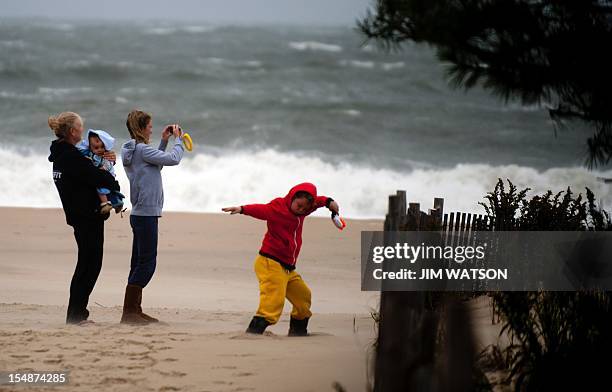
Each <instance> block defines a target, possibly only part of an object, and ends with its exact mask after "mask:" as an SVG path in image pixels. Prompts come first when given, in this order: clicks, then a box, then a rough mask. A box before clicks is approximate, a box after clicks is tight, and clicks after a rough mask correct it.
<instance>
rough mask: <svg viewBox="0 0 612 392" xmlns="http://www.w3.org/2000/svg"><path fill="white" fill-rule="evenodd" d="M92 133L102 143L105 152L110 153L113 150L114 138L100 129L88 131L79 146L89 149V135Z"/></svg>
mask: <svg viewBox="0 0 612 392" xmlns="http://www.w3.org/2000/svg"><path fill="white" fill-rule="evenodd" d="M92 133H93V134H95V135H98V137H99V138H100V140H102V143H104V148H105V149H106V150H107V151H110V150H112V149H113V147H115V138H114V137H112V136H111V135H110V133H108V132H106V131H103V130H101V129H88V130H87V134H86V135H85V138H83V141H82V142H81V144H82V145H83V146H85V147H86V148H89V135H90V134H92Z"/></svg>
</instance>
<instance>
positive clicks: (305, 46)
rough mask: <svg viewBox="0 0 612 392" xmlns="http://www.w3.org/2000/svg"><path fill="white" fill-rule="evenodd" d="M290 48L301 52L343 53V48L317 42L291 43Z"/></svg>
mask: <svg viewBox="0 0 612 392" xmlns="http://www.w3.org/2000/svg"><path fill="white" fill-rule="evenodd" d="M289 47H290V48H291V49H295V50H299V51H307V50H311V51H323V52H341V51H342V46H340V45H335V44H328V43H323V42H316V41H304V42H290V43H289Z"/></svg>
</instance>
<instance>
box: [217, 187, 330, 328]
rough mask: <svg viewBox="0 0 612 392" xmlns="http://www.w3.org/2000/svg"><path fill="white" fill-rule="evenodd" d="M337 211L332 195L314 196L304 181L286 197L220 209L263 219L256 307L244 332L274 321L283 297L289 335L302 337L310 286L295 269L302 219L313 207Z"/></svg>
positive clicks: (308, 312)
mask: <svg viewBox="0 0 612 392" xmlns="http://www.w3.org/2000/svg"><path fill="white" fill-rule="evenodd" d="M324 206H325V207H327V208H329V209H330V210H331V211H334V212H336V213H337V212H338V203H336V202H335V201H334V200H333V199H332V198H330V197H325V196H317V188H316V187H315V186H314V185H313V184H311V183H308V182H305V183H302V184H299V185H296V186H294V187H293V188H291V190H290V191H289V193H288V194H287V196H285V197H284V198H283V197H278V198H276V199H274V200H272V201H271V202H269V203H268V204H249V205H244V206H241V207H227V208H223V211H225V212H231V214H232V215H233V214H244V215H250V216H252V217H254V218H257V219H261V220H265V221H267V223H268V231H267V232H266V235H265V236H264V239H263V242H262V244H261V249H260V250H259V255H258V256H257V258H256V259H255V274H256V275H257V279H258V280H259V308H258V309H257V313H256V314H255V316H254V317H253V320H251V323H250V324H249V327H248V328H247V330H246V331H247V332H249V333H255V334H262V333H263V332H264V330H265V329H266V327H267V326H268V325H272V324H276V323H277V322H278V319H279V318H280V316H281V313H282V312H283V306H284V305H285V297H286V298H287V299H288V300H289V302H291V304H292V305H293V310H292V311H291V320H290V322H289V336H306V335H307V334H308V332H307V329H306V328H307V326H308V319H309V318H310V316H311V315H312V313H311V312H310V289H309V288H308V286H307V285H306V283H304V281H303V280H302V277H301V276H300V275H299V274H298V273H297V272H296V271H295V263H296V261H297V258H298V255H299V253H300V248H301V246H302V227H303V225H304V219H305V218H306V216H308V215H310V214H311V213H312V212H314V211H315V210H316V209H317V208H320V207H324Z"/></svg>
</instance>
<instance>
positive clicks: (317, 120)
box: [0, 19, 612, 218]
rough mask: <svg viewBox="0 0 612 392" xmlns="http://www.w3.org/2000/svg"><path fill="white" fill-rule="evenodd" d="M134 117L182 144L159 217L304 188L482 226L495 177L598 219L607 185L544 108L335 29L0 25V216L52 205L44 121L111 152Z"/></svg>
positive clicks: (358, 214)
mask: <svg viewBox="0 0 612 392" xmlns="http://www.w3.org/2000/svg"><path fill="white" fill-rule="evenodd" d="M134 108H139V109H142V110H145V111H147V112H149V113H151V114H152V115H153V122H154V132H155V133H154V143H157V141H158V140H159V133H160V132H161V128H162V127H163V125H165V124H168V123H174V122H178V123H180V124H181V126H182V127H183V129H185V130H187V131H189V132H190V133H191V135H192V137H193V139H194V142H195V149H194V151H193V152H191V153H186V156H185V159H184V161H183V162H182V163H181V165H180V166H178V167H172V168H166V169H164V171H163V176H164V184H165V193H166V206H165V207H166V210H174V211H203V212H217V211H220V209H221V207H223V206H227V205H234V204H246V203H250V202H266V201H268V200H269V199H271V198H273V197H276V196H279V195H284V194H285V193H286V192H287V190H288V189H289V188H290V187H291V186H292V185H294V184H296V183H298V182H302V181H312V182H314V183H315V184H316V185H317V186H318V188H319V191H320V192H321V193H323V194H326V195H330V196H332V197H334V198H335V199H337V200H338V201H339V203H340V205H341V210H342V212H343V214H344V215H345V216H347V217H353V218H371V217H383V216H384V213H385V211H386V204H387V196H388V195H389V194H391V193H394V192H395V191H396V190H397V189H405V190H406V191H407V193H408V199H409V200H410V201H416V202H420V203H421V208H422V209H426V208H431V204H432V202H433V198H434V197H444V198H445V208H446V210H460V211H466V212H482V211H483V210H482V208H481V207H480V206H478V204H477V202H478V201H481V200H482V197H483V196H484V195H485V193H486V192H488V191H490V190H492V189H493V187H494V185H495V183H496V181H497V178H498V177H501V178H504V179H505V178H508V179H510V180H511V181H513V182H514V183H515V184H517V185H518V186H520V187H530V188H532V193H542V192H544V191H546V190H548V189H551V190H553V191H560V190H564V189H566V188H567V187H568V186H571V188H572V190H573V191H575V192H576V193H578V192H583V193H584V187H585V186H588V187H589V188H591V189H592V190H593V191H594V192H595V194H596V196H597V197H598V199H600V201H601V202H602V203H603V205H604V207H606V208H609V206H610V205H611V204H612V190H611V187H610V185H606V184H603V183H600V182H598V181H597V180H596V177H597V176H608V177H609V176H612V170H611V169H610V167H603V168H599V169H598V170H595V171H588V170H586V169H585V168H584V167H583V166H582V164H583V162H584V159H585V151H586V150H585V141H586V137H587V136H588V135H589V134H590V131H589V130H588V129H586V128H585V127H583V126H581V125H580V124H570V126H569V127H568V128H567V129H561V130H558V131H557V132H555V129H554V127H553V125H552V123H551V121H550V120H549V118H548V115H547V112H546V108H545V107H539V106H530V107H525V106H522V105H520V104H517V103H513V102H510V103H504V102H501V101H500V100H498V99H497V98H495V97H492V96H491V95H490V94H488V93H487V92H484V91H482V90H479V89H476V90H471V91H469V92H464V91H457V90H453V89H451V88H450V87H449V86H448V83H447V80H446V76H445V65H444V64H440V63H439V62H438V61H437V60H436V58H435V55H434V53H433V52H432V50H431V49H430V48H428V47H426V46H420V45H414V44H412V45H406V46H405V47H404V48H403V50H402V51H400V52H386V51H384V50H380V49H379V48H377V47H376V46H375V45H373V44H365V45H364V43H363V37H362V36H360V35H359V33H358V32H357V31H355V30H354V29H351V28H347V27H337V28H335V27H288V26H224V25H210V24H193V23H189V24H181V23H174V24H164V23H159V22H146V23H145V22H142V23H137V24H130V23H125V22H123V23H111V22H70V21H68V22H61V23H60V22H53V21H44V20H9V19H5V20H0V118H1V121H0V136H1V139H0V205H3V206H34V207H57V206H59V205H60V201H59V197H58V196H57V192H56V190H55V188H54V186H53V182H52V180H51V165H50V163H49V162H48V161H47V155H48V148H49V143H50V141H51V140H52V133H51V131H50V130H49V129H48V127H47V124H46V120H47V117H48V116H49V115H50V114H55V113H58V112H61V111H64V110H71V111H76V112H78V113H80V114H81V115H82V116H83V117H84V119H85V126H86V128H87V127H91V128H95V129H105V130H107V131H109V132H110V133H111V134H113V135H114V136H115V137H116V138H117V141H118V144H121V143H122V142H124V141H125V140H127V139H128V132H127V130H126V128H125V118H126V115H127V113H128V112H129V111H130V110H132V109H134ZM117 173H118V179H119V181H120V183H121V185H122V189H123V190H125V191H126V192H125V193H129V191H128V190H129V186H128V182H127V178H126V176H125V173H124V171H123V169H122V166H121V164H120V163H119V164H118V166H117ZM318 214H319V215H324V213H323V212H320V213H318Z"/></svg>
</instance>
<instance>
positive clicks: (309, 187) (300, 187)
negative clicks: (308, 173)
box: [285, 182, 317, 210]
mask: <svg viewBox="0 0 612 392" xmlns="http://www.w3.org/2000/svg"><path fill="white" fill-rule="evenodd" d="M301 191H302V192H307V193H309V194H310V195H312V198H313V200H314V199H316V198H317V187H316V186H315V185H314V184H311V183H310V182H303V183H301V184H297V185H296V186H294V187H293V188H291V189H290V190H289V193H287V196H285V205H286V206H287V208H289V210H291V202H292V201H293V196H295V194H296V193H298V192H301Z"/></svg>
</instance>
